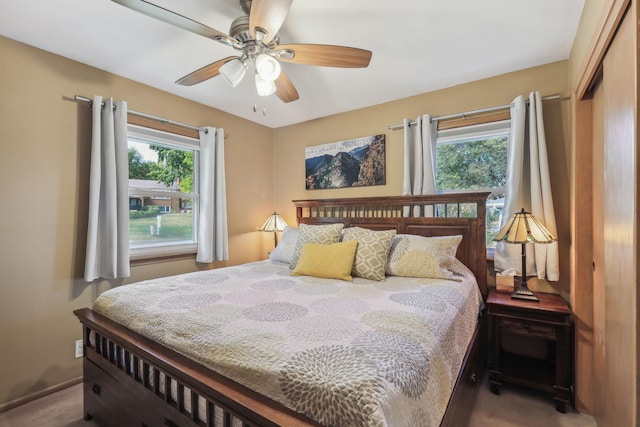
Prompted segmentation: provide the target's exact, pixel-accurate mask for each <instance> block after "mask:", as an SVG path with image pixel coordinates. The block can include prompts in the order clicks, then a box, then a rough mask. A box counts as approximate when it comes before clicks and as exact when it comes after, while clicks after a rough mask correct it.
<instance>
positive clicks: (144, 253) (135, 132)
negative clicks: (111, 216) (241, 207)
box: [127, 123, 200, 261]
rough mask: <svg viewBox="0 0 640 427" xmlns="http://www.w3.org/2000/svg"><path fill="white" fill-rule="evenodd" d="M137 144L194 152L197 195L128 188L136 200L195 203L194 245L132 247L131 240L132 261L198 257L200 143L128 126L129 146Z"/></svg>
mask: <svg viewBox="0 0 640 427" xmlns="http://www.w3.org/2000/svg"><path fill="white" fill-rule="evenodd" d="M128 141H136V142H141V143H145V144H150V145H151V144H154V145H161V146H164V147H168V148H177V149H183V150H189V151H193V192H191V193H183V192H178V193H176V192H175V191H170V190H168V191H163V190H149V189H141V188H136V187H130V186H129V187H128V191H129V197H132V196H131V190H132V189H134V190H135V196H136V197H137V196H147V197H161V198H163V197H170V198H174V197H180V198H183V199H185V198H188V199H192V204H193V206H192V212H193V232H192V233H193V238H192V241H191V242H176V243H170V242H159V243H156V244H149V245H145V246H138V247H132V246H131V240H129V259H130V260H131V261H136V260H145V259H150V258H164V257H171V256H179V255H191V254H196V253H197V251H198V222H199V221H198V215H199V194H200V173H199V164H200V141H199V140H198V139H196V138H192V137H189V136H186V135H181V134H177V133H173V132H166V131H163V130H159V129H155V128H150V127H146V126H141V125H137V124H133V123H128V124H127V142H128Z"/></svg>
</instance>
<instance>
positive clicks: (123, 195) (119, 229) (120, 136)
mask: <svg viewBox="0 0 640 427" xmlns="http://www.w3.org/2000/svg"><path fill="white" fill-rule="evenodd" d="M129 274H130V272H129V159H128V154H127V103H126V102H125V101H119V102H116V103H115V108H114V102H113V99H111V98H109V99H106V100H105V101H104V106H103V105H102V97H101V96H94V97H93V126H92V137H91V172H90V177H89V224H88V229H87V252H86V260H85V272H84V279H85V280H86V281H87V282H91V281H93V280H96V279H98V278H101V277H102V278H106V279H113V278H119V277H128V276H129Z"/></svg>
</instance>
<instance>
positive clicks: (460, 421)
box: [74, 308, 487, 427]
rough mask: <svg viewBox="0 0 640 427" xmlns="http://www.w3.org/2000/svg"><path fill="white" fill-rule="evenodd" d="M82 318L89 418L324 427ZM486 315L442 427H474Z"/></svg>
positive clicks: (113, 422) (87, 314)
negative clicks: (471, 423) (472, 418)
mask: <svg viewBox="0 0 640 427" xmlns="http://www.w3.org/2000/svg"><path fill="white" fill-rule="evenodd" d="M74 314H75V315H76V316H77V317H78V318H79V319H80V321H81V322H82V324H83V331H84V332H83V335H84V348H85V357H84V413H85V418H86V419H95V420H96V421H97V422H98V424H100V425H101V426H103V427H110V426H114V427H119V426H123V425H136V426H137V425H139V426H201V427H202V426H206V427H227V426H232V425H233V426H236V425H240V426H243V427H245V426H246V427H250V426H317V425H318V424H317V423H315V422H314V421H312V420H310V419H308V418H307V417H305V416H303V415H300V414H298V413H295V412H293V411H291V410H290V409H288V408H286V407H284V406H283V405H281V404H279V403H277V402H274V401H272V400H270V399H267V398H265V397H264V396H262V395H260V394H258V393H255V392H253V391H251V390H249V389H248V388H246V387H244V386H242V385H240V384H237V383H235V382H233V381H231V380H229V379H227V378H225V377H223V376H221V375H218V374H216V373H215V372H213V371H211V370H209V369H207V368H205V367H204V366H202V365H200V364H198V363H196V362H194V361H192V360H190V359H188V358H186V357H184V356H182V355H180V354H178V353H176V352H174V351H172V350H169V349H167V348H165V347H163V346H161V345H159V344H157V343H155V342H154V341H151V340H149V339H147V338H145V337H143V336H141V335H139V334H137V333H135V332H133V331H131V330H129V329H127V328H125V327H123V326H120V325H119V324H117V323H115V322H113V321H111V320H109V319H107V318H106V317H104V316H101V315H100V314H98V313H95V312H93V311H92V310H89V309H86V308H85V309H80V310H76V311H74ZM484 318H485V317H481V318H480V322H479V324H478V328H477V330H476V332H475V334H474V336H473V340H472V342H471V343H470V344H469V347H468V348H467V352H466V354H465V358H464V364H463V366H462V368H461V369H460V373H459V375H458V379H457V382H456V386H455V388H454V392H453V394H452V396H451V398H450V400H449V405H448V406H447V412H446V413H445V416H444V418H443V420H442V423H441V427H445V426H446V427H454V426H455V427H459V426H464V425H467V423H468V420H469V416H470V413H471V411H472V409H473V403H474V401H475V397H476V395H477V392H478V389H479V387H478V383H479V381H480V379H481V378H482V376H483V374H484V368H485V357H484V356H485V355H486V349H485V348H484V344H485V343H486V337H485V334H486V329H487V328H486V321H485V320H484Z"/></svg>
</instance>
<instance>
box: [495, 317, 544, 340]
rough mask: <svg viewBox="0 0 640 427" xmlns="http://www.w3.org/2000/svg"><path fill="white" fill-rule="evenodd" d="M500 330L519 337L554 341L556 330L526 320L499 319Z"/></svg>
mask: <svg viewBox="0 0 640 427" xmlns="http://www.w3.org/2000/svg"><path fill="white" fill-rule="evenodd" d="M499 322H500V329H502V330H503V331H509V332H513V333H516V334H521V335H531V336H536V337H543V338H546V339H551V340H555V339H556V328H555V327H554V326H552V325H546V324H544V323H538V322H532V321H530V320H526V319H510V318H505V317H501V318H500V320H499Z"/></svg>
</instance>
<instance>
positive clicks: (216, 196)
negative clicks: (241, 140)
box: [196, 127, 229, 263]
mask: <svg viewBox="0 0 640 427" xmlns="http://www.w3.org/2000/svg"><path fill="white" fill-rule="evenodd" d="M199 166H200V191H199V192H200V201H199V206H200V207H199V209H200V210H199V215H198V217H199V223H198V254H197V256H196V261H198V262H205V263H208V262H212V261H223V260H228V259H229V238H228V230H227V192H226V182H225V172H224V129H221V128H218V129H216V128H212V127H207V128H203V129H200V164H199Z"/></svg>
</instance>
